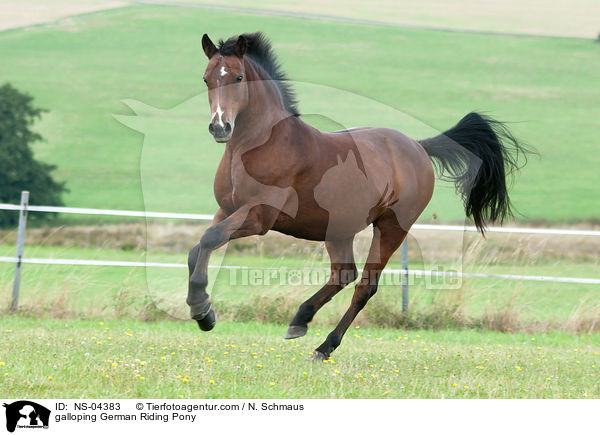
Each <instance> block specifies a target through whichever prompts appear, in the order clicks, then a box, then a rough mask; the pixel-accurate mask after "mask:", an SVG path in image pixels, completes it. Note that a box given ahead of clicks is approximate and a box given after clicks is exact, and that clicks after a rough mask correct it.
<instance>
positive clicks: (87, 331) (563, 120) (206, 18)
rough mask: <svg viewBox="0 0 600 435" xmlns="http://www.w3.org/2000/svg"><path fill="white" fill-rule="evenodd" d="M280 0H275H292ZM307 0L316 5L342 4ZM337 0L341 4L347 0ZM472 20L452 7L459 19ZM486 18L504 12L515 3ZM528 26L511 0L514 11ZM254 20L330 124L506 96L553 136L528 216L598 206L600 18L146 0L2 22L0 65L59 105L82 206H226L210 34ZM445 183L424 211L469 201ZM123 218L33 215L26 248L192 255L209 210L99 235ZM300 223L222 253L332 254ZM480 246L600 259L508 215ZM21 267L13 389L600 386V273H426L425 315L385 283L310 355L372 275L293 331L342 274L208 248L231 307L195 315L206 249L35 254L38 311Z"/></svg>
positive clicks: (307, 110) (454, 115)
mask: <svg viewBox="0 0 600 435" xmlns="http://www.w3.org/2000/svg"><path fill="white" fill-rule="evenodd" d="M219 1H220V2H221V3H226V4H235V3H236V2H235V1H234V0H222V1H221V0H219ZM269 1H270V0H261V1H260V2H259V3H258V4H257V6H256V7H259V6H260V7H267V8H279V7H280V5H279V4H271V3H270V2H269ZM464 1H466V2H468V0H464ZM390 5H391V3H386V7H390ZM301 6H302V8H303V10H304V11H305V12H309V13H310V12H311V11H313V10H314V8H315V7H316V8H321V6H322V5H321V4H317V3H313V2H312V1H310V2H306V3H305V4H303V5H301ZM554 6H556V5H554ZM361 7H363V6H361ZM311 8H312V9H311ZM328 8H329V9H325V10H323V13H325V14H330V13H331V11H332V10H334V9H335V8H334V6H331V5H328ZM331 8H333V9H331ZM284 9H285V8H284ZM438 9H439V8H438ZM558 9H560V7H557V8H554V9H552V10H558ZM353 13H354V14H359V15H352V14H348V13H345V14H344V16H348V17H351V18H352V17H355V18H356V17H358V18H366V19H376V18H377V17H376V16H373V15H368V14H363V13H360V9H356V10H354V12H353ZM370 13H371V12H369V14H370ZM436 13H437V14H442V15H448V14H447V11H444V10H442V9H439V10H437V12H436ZM388 15H389V16H387V17H386V19H388V20H390V21H392V22H397V21H398V19H399V16H398V15H393V14H388ZM587 16H589V17H591V16H594V15H593V14H589V15H587ZM436 17H437V15H436V16H434V15H422V14H419V13H418V11H417V9H415V10H414V11H413V16H412V18H410V17H409V18H406V17H404V18H405V19H409V20H412V19H418V20H420V21H419V22H420V23H422V24H426V25H427V24H428V23H431V22H437V21H438V18H436ZM488 18H490V17H488ZM561 18H562V17H561ZM465 19H466V17H465V16H454V17H453V18H452V19H451V20H450V21H448V22H449V23H451V24H452V25H457V26H459V27H460V26H462V24H461V23H463V24H464V22H465ZM405 22H406V21H405ZM481 23H482V26H489V25H491V26H492V27H489V29H492V30H494V27H493V24H494V23H496V24H497V23H498V16H497V15H496V14H494V15H493V17H492V18H491V21H490V20H488V21H486V20H483V21H482V22H481ZM486 23H487V24H486ZM490 23H492V24H490ZM522 25H523V24H522V23H521V24H520V23H519V22H518V21H511V22H510V23H509V24H503V26H504V28H503V29H500V30H509V31H510V30H511V29H512V28H513V27H514V28H519V27H520V26H521V27H522ZM573 28H574V25H573V23H571V29H570V30H569V31H572V30H573ZM582 29H583V27H582ZM586 29H589V27H586ZM255 30H262V31H264V32H265V33H266V34H267V35H268V36H269V37H270V38H271V40H272V41H273V45H274V47H275V49H276V51H277V53H278V54H279V56H280V58H281V61H282V64H283V66H284V69H285V70H286V71H287V72H288V74H289V76H290V78H291V79H292V80H294V81H296V83H295V87H296V89H297V91H298V96H299V100H300V109H301V111H303V113H304V114H305V115H304V118H305V120H306V121H307V122H309V123H312V124H314V125H316V126H318V127H320V128H323V129H336V128H338V127H339V125H340V124H341V125H343V126H356V125H380V126H387V127H394V128H398V129H400V130H402V131H404V132H405V133H407V134H409V135H411V136H413V137H416V138H422V137H425V136H428V135H430V134H433V133H434V132H436V131H442V130H444V129H446V128H448V127H450V126H452V125H453V124H454V123H456V122H457V121H458V120H459V119H460V118H461V117H462V116H463V115H464V114H466V113H467V112H469V111H471V110H480V111H487V112H489V113H490V114H491V115H492V116H494V117H496V118H498V119H501V120H504V121H513V123H512V124H510V126H511V129H512V130H513V132H514V133H515V134H516V135H517V136H518V137H519V138H520V139H522V140H523V141H524V142H526V143H529V144H530V145H533V146H535V147H536V148H537V149H538V150H539V151H540V153H541V158H540V159H537V158H533V159H531V161H530V162H529V164H528V165H527V166H526V168H525V169H524V170H523V171H522V173H520V174H519V176H518V177H517V179H516V183H515V186H514V190H513V194H512V195H513V199H514V202H515V205H516V208H517V209H518V211H519V212H520V213H521V214H520V215H518V216H517V219H518V220H520V221H523V222H545V223H549V224H557V225H558V224H564V223H571V222H583V224H582V225H584V226H589V222H597V221H598V218H599V216H600V208H599V204H598V201H597V198H598V197H599V190H598V185H600V176H599V175H598V171H597V168H598V167H599V166H600V155H599V154H598V153H597V148H598V128H597V127H598V119H600V87H598V80H597V75H598V74H597V72H598V70H599V69H600V50H599V49H600V46H599V45H598V44H597V43H596V42H594V41H593V40H590V39H588V40H586V39H579V38H560V37H556V38H537V37H510V36H493V35H484V34H473V33H452V32H442V31H433V30H423V29H420V30H419V29H406V28H393V27H385V26H375V25H362V24H352V23H341V22H325V21H318V20H307V19H300V18H292V17H275V16H259V15H253V14H242V13H234V12H226V11H217V10H209V9H196V8H182V7H161V6H149V5H137V4H136V5H131V6H127V7H124V8H119V9H114V10H107V11H101V12H94V13H89V14H85V15H80V16H73V17H70V18H68V19H63V20H60V21H57V22H52V23H49V24H41V25H35V26H30V27H28V28H26V29H25V28H16V29H11V30H6V31H2V32H0V59H2V65H1V67H0V84H2V83H4V82H11V83H12V84H14V85H15V86H16V87H18V88H19V89H20V90H23V91H27V92H29V93H31V94H32V95H33V96H34V97H35V101H36V103H37V104H38V105H40V106H41V107H44V108H47V109H49V113H47V114H46V115H45V116H44V117H43V119H42V120H41V121H40V122H39V123H38V124H37V125H36V128H37V129H38V130H39V131H40V133H41V134H42V135H43V136H44V137H45V138H46V139H47V140H46V141H45V142H42V143H39V144H36V146H35V153H36V155H37V156H38V157H39V158H40V159H42V160H44V161H46V162H49V163H53V164H56V165H57V166H58V170H57V172H56V174H57V176H58V178H60V179H61V180H66V181H67V186H68V188H69V189H70V191H69V193H68V194H67V195H66V196H65V202H66V204H67V205H68V206H73V207H96V208H118V209H130V210H141V209H147V210H155V211H173V212H195V213H213V212H214V211H215V209H216V204H215V201H214V198H213V193H212V181H213V177H214V173H215V170H216V167H217V164H218V161H219V159H220V157H221V153H222V151H223V147H222V145H219V144H216V143H214V142H213V141H212V140H211V138H210V135H209V134H208V132H207V131H206V126H207V124H208V121H209V116H210V115H209V110H208V105H207V103H206V97H205V95H204V85H203V83H202V80H201V76H202V73H203V71H204V68H205V65H206V59H205V58H204V55H203V53H202V49H201V44H200V39H201V36H202V34H203V33H205V32H206V33H209V34H210V35H211V37H212V38H213V40H217V39H218V38H225V37H229V36H231V35H233V34H237V33H240V32H247V31H255ZM557 31H562V30H560V29H557ZM586 31H587V30H586ZM566 34H570V33H566ZM142 133H144V134H142ZM437 187H438V188H437V189H436V194H435V196H434V199H433V200H432V203H431V204H430V206H429V207H428V208H427V210H426V211H425V212H424V214H423V216H422V217H421V220H422V221H425V222H430V221H432V216H433V215H434V214H435V215H436V216H437V217H436V219H435V220H436V222H459V221H461V220H462V219H463V210H462V207H461V203H460V200H459V199H458V198H456V196H455V195H454V189H453V188H452V187H451V186H448V185H445V184H443V183H439V184H438V186H437ZM60 219H61V220H60V221H59V223H73V222H76V223H80V224H81V223H83V224H85V223H94V224H96V223H107V222H115V221H117V222H121V220H120V219H116V220H115V219H110V218H99V217H85V216H81V217H64V216H63V217H61V218H60ZM103 229H106V228H103V227H98V228H95V229H93V231H89V232H86V231H82V232H81V234H83V235H81V234H80V235H79V236H78V237H80V238H74V239H73V240H68V238H69V235H70V234H73V233H69V232H65V233H64V235H62V233H61V231H62V230H61V229H59V228H54V229H51V230H49V233H47V234H46V235H45V236H44V235H42V236H40V235H39V234H42V233H41V232H40V233H36V234H38V235H36V236H35V237H37V239H36V240H37V241H36V243H35V244H34V243H29V242H28V244H27V246H26V252H25V255H26V257H30V258H31V257H41V258H63V259H64V258H69V259H71V258H73V259H77V258H79V259H98V260H124V261H153V262H168V263H181V264H184V263H185V261H186V256H187V255H186V252H187V249H189V247H191V245H193V241H195V240H197V238H198V237H199V233H200V229H199V228H198V229H197V230H190V229H187V230H185V229H184V230H181V231H180V230H179V228H171V229H170V230H169V231H171V232H169V231H166V232H165V233H164V234H163V233H161V231H162V230H160V229H158V230H156V233H155V234H153V235H154V236H161V237H163V239H164V238H168V236H169V235H172V236H173V237H174V238H175V239H176V240H174V241H172V242H170V243H169V244H165V246H162V245H160V244H157V245H156V246H154V245H151V244H146V243H141V242H140V241H139V240H137V239H140V240H142V239H143V240H144V242H145V239H144V238H145V236H146V233H143V230H140V229H139V228H137V230H138V231H140V234H136V235H134V236H132V235H131V234H126V235H125V234H122V235H121V236H119V233H118V231H127V229H126V228H125V229H118V230H117V232H116V233H111V234H112V235H111V237H113V238H116V239H119V238H121V239H123V240H124V241H122V243H120V244H119V243H117V244H115V243H114V241H111V240H109V237H108V236H107V235H106V234H104V236H102V235H99V234H100V233H102V230H103ZM149 231H150V230H149ZM29 234H30V236H31V235H33V231H30V232H29ZM149 235H150V234H149ZM11 237H12V235H10V234H8V235H7V233H2V234H0V256H12V255H14V244H13V242H12V239H11V241H9V239H10V238H11ZM60 237H62V238H63V239H64V240H63V241H61V240H60ZM102 237H105V239H102ZM159 238H160V237H159ZM125 239H126V240H125ZM265 239H266V238H265ZM103 240H104V241H105V242H106V246H105V245H103ZM290 240H291V239H290ZM448 240H449V239H445V238H443V237H441V238H440V240H438V241H437V242H436V243H432V244H427V243H426V242H427V241H428V240H427V239H425V240H424V243H423V244H422V245H420V246H417V245H416V244H415V243H414V240H411V241H410V243H409V247H410V249H411V254H410V255H409V258H410V262H411V263H410V268H411V269H419V268H421V267H422V266H423V263H422V262H421V251H420V249H421V248H422V249H423V252H425V251H428V252H429V254H431V253H432V252H433V253H434V254H435V255H433V258H435V259H437V260H436V261H437V263H436V264H439V265H441V266H443V267H450V266H451V262H452V261H453V260H454V257H453V256H452V255H453V251H452V246H448V244H449V242H448ZM61 243H66V245H67V246H65V247H60V246H58V245H59V244H61ZM78 243H79V244H80V246H78ZM111 243H112V244H111ZM248 243H252V241H250V242H248ZM261 243H263V242H261ZM265 243H266V244H268V243H272V242H269V241H267V242H265ZM279 243H280V242H277V243H275V245H276V249H272V248H269V249H266V251H267V254H265V255H262V254H259V253H258V252H260V250H261V249H262V248H261V246H263V245H260V246H259V247H254V248H253V250H248V249H247V247H246V248H244V247H243V246H242V247H241V248H240V247H239V246H237V245H234V248H233V249H232V250H231V251H230V252H229V253H228V255H227V256H226V258H225V264H226V265H229V266H235V265H242V266H247V267H250V268H260V267H274V268H281V267H294V268H295V267H301V268H309V267H312V268H315V267H327V262H326V261H325V260H326V259H325V258H324V257H323V255H322V252H321V251H322V250H321V251H318V250H315V249H313V248H311V249H307V250H306V255H304V254H302V253H303V252H305V251H303V248H302V246H300V247H299V248H298V245H301V244H300V243H298V242H292V243H289V245H283V244H279ZM286 243H287V242H286ZM450 245H451V243H450ZM115 246H120V248H121V249H117V248H115ZM236 246H237V247H236ZM292 247H293V249H292ZM464 248H465V252H464V253H465V258H466V260H465V263H464V264H463V271H464V272H479V273H513V274H521V275H550V276H571V277H591V278H598V276H597V270H598V262H599V261H600V260H599V258H600V256H598V255H596V254H595V252H597V249H596V247H595V246H594V245H593V244H592V243H591V242H590V240H587V239H586V240H579V239H569V240H567V241H566V242H564V244H563V243H561V242H556V241H550V240H546V239H543V240H538V239H535V240H533V239H525V238H518V237H516V236H515V237H512V238H511V237H509V236H506V237H503V238H502V239H499V240H495V241H494V240H493V237H490V239H488V241H487V242H486V243H485V244H480V245H476V244H474V243H471V242H469V243H465V245H464ZM538 251H539V252H538ZM273 252H277V254H273ZM429 254H427V255H429ZM423 255H425V254H423ZM359 266H360V265H359ZM13 267H14V266H13V265H12V264H8V263H0V305H1V307H0V339H1V341H2V343H3V345H2V346H1V347H0V396H2V397H4V398H50V397H53V398H54V397H64V398H84V397H85V398H92V397H93V398H104V397H105V398H109V397H110V398H115V397H117V398H135V397H146V398H149V397H156V398H159V397H160V398H259V397H260V398H600V383H598V381H597V376H598V366H599V364H600V335H599V334H598V333H590V332H594V331H597V330H598V326H597V325H598V319H599V318H600V317H599V315H598V313H600V305H599V304H600V302H599V301H600V298H599V297H598V289H597V287H595V286H591V285H589V286H585V285H571V284H562V283H544V282H518V281H507V280H491V279H479V278H478V279H474V278H466V279H464V280H463V286H462V288H461V289H460V290H448V291H440V290H430V289H428V288H427V287H426V285H425V283H424V282H423V281H419V280H417V281H416V282H413V283H411V286H410V307H411V310H410V313H409V314H408V315H407V316H404V315H402V313H401V300H400V294H401V293H400V288H399V287H398V286H392V285H382V286H381V288H380V291H379V292H378V294H377V295H376V296H375V297H374V298H373V299H372V301H370V302H369V304H368V305H367V307H366V308H365V310H364V311H363V312H362V313H361V314H360V316H359V317H358V318H357V320H356V322H355V323H354V324H353V325H352V327H351V329H350V330H349V331H348V333H347V334H346V336H345V338H344V341H343V343H342V345H341V347H340V348H339V349H338V350H337V351H336V352H335V353H334V354H333V360H331V361H328V362H324V363H317V362H310V361H308V360H307V358H308V356H309V354H310V352H311V351H312V350H313V349H314V348H315V347H316V346H317V345H318V344H320V342H321V341H322V340H323V339H324V337H325V336H326V335H327V333H328V332H329V331H330V329H331V328H332V325H334V324H335V323H337V321H338V319H339V318H340V316H341V315H342V313H343V311H344V310H345V309H346V307H347V306H348V303H349V299H350V297H351V294H352V288H351V287H350V288H347V289H345V290H344V291H343V292H342V293H340V295H338V296H337V297H336V298H334V300H333V301H332V302H331V303H329V304H328V305H326V307H324V308H323V310H322V311H321V312H319V313H318V314H317V316H316V317H315V319H314V321H313V323H312V324H311V327H310V329H309V332H308V334H307V336H306V337H303V338H301V339H297V340H293V341H285V340H283V339H282V336H283V334H284V332H285V329H286V326H285V325H286V323H287V322H288V321H289V320H290V319H291V316H292V315H293V314H294V312H295V310H296V309H297V306H298V304H299V303H300V302H301V301H303V300H304V299H306V298H307V297H308V296H309V295H310V294H312V293H313V292H314V291H315V290H316V289H317V288H318V287H319V284H320V283H321V282H322V281H313V282H312V283H311V284H309V285H306V284H302V283H300V284H298V283H296V284H291V283H289V282H286V283H284V284H280V283H279V284H278V283H277V281H278V279H277V274H276V276H275V278H274V281H275V283H273V282H272V283H269V284H263V283H260V282H259V283H256V282H254V283H247V284H246V283H243V282H239V281H236V282H235V283H234V282H232V280H231V278H232V275H231V273H230V272H229V270H224V271H221V272H220V273H219V274H218V275H217V274H216V272H215V271H214V269H211V275H210V279H211V282H215V286H214V288H213V290H212V299H213V302H214V304H215V307H216V309H217V312H218V316H219V322H218V323H217V326H216V328H215V330H214V331H212V332H211V333H201V331H199V330H198V328H197V327H196V325H195V324H194V323H193V322H191V321H179V320H176V319H175V318H169V316H167V315H166V314H165V311H167V312H168V313H170V314H173V315H176V316H177V317H179V318H180V319H186V318H187V308H186V306H185V304H184V301H185V296H186V292H187V285H186V283H187V271H186V270H185V269H153V268H148V269H145V268H142V267H135V268H129V267H96V266H55V265H29V264H26V265H25V266H24V268H23V276H22V287H21V298H20V303H21V304H20V313H19V314H18V315H9V314H7V307H8V304H9V300H10V294H11V289H12V277H13ZM392 267H394V268H398V267H399V258H397V257H394V259H393V260H392V262H391V263H390V268H392ZM235 277H236V279H240V274H236V275H235ZM323 277H324V275H323ZM323 279H324V278H323ZM144 320H145V321H144ZM422 328H423V329H422ZM497 331H505V332H504V333H501V332H497ZM507 332H510V333H507ZM575 332H576V333H577V334H575ZM82 379H83V380H85V382H82V381H81V380H82Z"/></svg>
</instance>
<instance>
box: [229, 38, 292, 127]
mask: <svg viewBox="0 0 600 435" xmlns="http://www.w3.org/2000/svg"><path fill="white" fill-rule="evenodd" d="M241 36H243V37H244V38H246V42H247V43H248V48H247V49H246V56H248V57H249V58H250V59H252V60H253V61H254V62H255V63H256V64H257V65H259V66H260V67H261V68H262V69H264V70H265V72H266V73H267V74H268V75H269V78H270V79H272V80H273V81H275V83H276V84H277V87H278V88H279V91H280V92H281V96H282V97H283V105H284V107H285V109H286V110H287V111H288V112H290V113H291V114H292V115H293V116H300V111H299V110H298V101H297V100H296V94H295V93H294V91H293V89H292V87H291V86H290V84H289V83H287V80H288V78H287V76H286V74H285V72H283V71H282V69H281V64H280V63H279V60H278V59H277V56H275V53H273V49H272V47H271V42H270V41H269V40H268V39H267V38H266V37H265V35H263V34H262V32H256V33H244V34H243V35H241ZM237 39H238V36H232V37H231V38H229V39H228V40H227V41H223V40H222V39H221V40H219V53H220V54H221V56H231V55H232V54H233V53H234V49H235V43H236V41H237Z"/></svg>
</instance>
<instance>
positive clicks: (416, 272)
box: [0, 257, 600, 284]
mask: <svg viewBox="0 0 600 435" xmlns="http://www.w3.org/2000/svg"><path fill="white" fill-rule="evenodd" d="M17 261H18V259H17V258H16V257H0V263H17ZM21 262H22V263H26V264H54V265H73V266H120V267H166V268H187V265H185V264H179V263H152V262H148V263H145V262H143V261H112V260H78V259H58V258H23V259H22V260H21ZM208 267H210V268H222V269H241V270H290V269H292V268H289V267H250V266H231V265H222V266H216V265H209V266H208ZM298 269H302V268H298ZM292 270H295V269H292ZM310 270H314V268H311V269H310ZM323 270H328V269H325V268H324V269H323ZM360 272H361V273H362V271H360ZM383 273H384V274H396V273H397V274H403V273H406V271H403V270H402V269H385V270H384V271H383ZM408 275H415V276H449V277H463V278H496V279H508V280H519V281H545V282H564V283H577V284H600V279H596V278H572V277H563V276H536V275H511V274H492V273H464V272H460V273H459V272H440V271H435V270H417V269H414V270H413V269H410V270H408Z"/></svg>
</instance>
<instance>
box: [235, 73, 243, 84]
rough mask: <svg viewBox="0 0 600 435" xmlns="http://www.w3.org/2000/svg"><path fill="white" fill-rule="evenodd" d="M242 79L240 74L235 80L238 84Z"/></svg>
mask: <svg viewBox="0 0 600 435" xmlns="http://www.w3.org/2000/svg"><path fill="white" fill-rule="evenodd" d="M243 78H244V76H243V75H241V74H240V75H239V76H237V77H236V80H237V81H238V82H241V81H242V79H243Z"/></svg>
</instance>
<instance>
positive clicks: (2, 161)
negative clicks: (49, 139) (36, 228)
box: [0, 83, 66, 227]
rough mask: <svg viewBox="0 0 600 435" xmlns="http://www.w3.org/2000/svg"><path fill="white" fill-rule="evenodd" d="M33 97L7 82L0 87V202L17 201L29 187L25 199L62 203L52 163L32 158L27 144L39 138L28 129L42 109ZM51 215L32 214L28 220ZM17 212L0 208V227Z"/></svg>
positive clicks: (8, 223) (62, 188)
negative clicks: (36, 104) (34, 101)
mask: <svg viewBox="0 0 600 435" xmlns="http://www.w3.org/2000/svg"><path fill="white" fill-rule="evenodd" d="M32 102H33V98H32V97H31V96H29V95H27V94H23V93H21V92H19V91H18V90H17V89H15V88H14V87H12V86H11V85H10V84H8V83H7V84H5V85H4V86H2V87H0V202H3V203H13V204H18V203H19V202H20V200H21V191H22V190H29V192H30V196H29V202H30V203H31V204H39V205H55V206H60V205H63V202H62V200H61V195H62V193H63V192H64V191H65V190H66V189H65V185H64V183H60V182H57V181H55V180H54V179H53V178H52V175H51V172H52V171H53V170H54V169H55V168H56V167H55V166H53V165H48V164H46V163H42V162H39V161H37V160H35V159H34V157H33V151H32V149H31V145H32V144H33V143H34V142H37V141H40V140H42V137H41V136H40V135H39V134H38V133H36V132H34V131H32V130H31V127H32V125H33V123H34V122H35V120H36V119H39V118H40V117H41V114H42V113H43V112H44V110H43V109H40V108H37V107H35V106H33V104H32ZM51 216H52V215H49V214H47V213H34V214H32V215H31V216H30V217H31V218H32V219H34V220H35V219H37V220H41V219H48V218H49V217H51ZM17 221H18V213H16V212H6V211H0V227H10V226H15V225H16V223H17Z"/></svg>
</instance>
